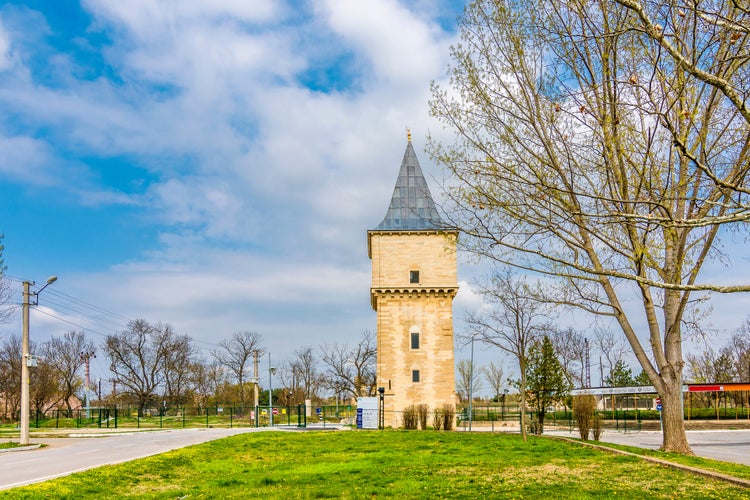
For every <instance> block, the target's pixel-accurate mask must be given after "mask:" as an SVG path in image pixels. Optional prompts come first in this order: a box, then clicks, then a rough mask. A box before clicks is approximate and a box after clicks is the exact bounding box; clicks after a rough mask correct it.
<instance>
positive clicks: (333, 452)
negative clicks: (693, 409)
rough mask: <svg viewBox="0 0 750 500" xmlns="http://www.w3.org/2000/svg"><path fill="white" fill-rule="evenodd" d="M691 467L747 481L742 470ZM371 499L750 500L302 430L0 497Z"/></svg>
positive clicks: (642, 471) (538, 450) (440, 445)
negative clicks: (726, 473)
mask: <svg viewBox="0 0 750 500" xmlns="http://www.w3.org/2000/svg"><path fill="white" fill-rule="evenodd" d="M102 459H103V460H105V459H106V457H104V456H103V457H102ZM688 461H689V462H690V463H691V465H693V466H696V465H701V464H704V465H708V466H712V467H714V468H716V469H719V470H725V471H727V470H728V471H732V472H733V473H734V475H736V476H741V477H745V478H748V477H750V470H748V469H750V468H747V467H742V466H735V465H727V466H726V467H727V468H726V469H725V466H724V465H723V464H721V463H719V462H712V461H708V460H703V459H697V458H690V459H688ZM377 497H380V498H452V499H456V498H472V499H476V498H480V499H484V498H529V499H540V498H553V499H561V498H618V499H619V498H635V499H655V498H688V499H700V498H712V499H714V498H720V499H733V498H738V499H739V498H748V499H750V489H746V488H742V487H740V486H732V485H730V484H728V483H726V482H720V481H715V480H711V479H706V478H704V477H699V476H697V475H693V474H689V473H686V472H681V471H678V470H674V469H672V468H669V467H665V466H661V465H656V464H653V463H650V462H647V461H645V460H642V459H640V458H637V457H631V456H622V455H617V454H613V453H608V452H602V451H598V450H594V449H591V448H587V447H584V446H581V445H578V444H575V443H568V442H563V441H558V440H554V439H548V438H544V437H541V438H536V437H530V439H529V441H528V442H527V443H524V442H523V440H522V439H521V438H520V436H518V435H512V434H489V433H458V432H432V431H411V432H409V431H382V432H378V431H351V432H349V431H306V432H260V433H248V434H243V435H238V436H234V437H230V438H225V439H221V440H218V441H213V442H210V443H206V444H201V445H196V446H191V447H188V448H183V449H181V450H177V451H173V452H169V453H164V454H162V455H157V456H154V457H150V458H145V459H140V460H136V461H133V462H128V463H125V464H121V465H114V466H105V467H101V468H98V469H94V470H90V471H87V472H82V473H78V474H75V475H72V476H67V477H63V478H60V479H56V480H52V481H48V482H45V483H40V484H37V485H31V486H26V487H22V488H15V489H11V490H5V491H0V499H6V498H35V499H36V498H71V499H73V498H75V499H81V498H164V499H194V498H222V499H223V498H377Z"/></svg>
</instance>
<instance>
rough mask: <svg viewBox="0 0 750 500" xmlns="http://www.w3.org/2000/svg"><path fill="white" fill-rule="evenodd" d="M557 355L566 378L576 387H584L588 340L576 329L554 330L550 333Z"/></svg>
mask: <svg viewBox="0 0 750 500" xmlns="http://www.w3.org/2000/svg"><path fill="white" fill-rule="evenodd" d="M549 340H550V342H552V346H553V347H554V350H555V353H556V354H557V357H558V359H559V361H560V364H561V365H562V367H563V372H564V373H565V378H566V379H567V380H568V383H569V384H571V385H572V386H574V387H584V381H585V380H586V373H585V372H586V349H587V347H588V345H587V340H586V338H585V337H584V336H583V335H581V334H580V333H579V332H577V331H576V330H575V329H574V328H572V327H568V328H564V329H553V330H551V331H550V332H549Z"/></svg>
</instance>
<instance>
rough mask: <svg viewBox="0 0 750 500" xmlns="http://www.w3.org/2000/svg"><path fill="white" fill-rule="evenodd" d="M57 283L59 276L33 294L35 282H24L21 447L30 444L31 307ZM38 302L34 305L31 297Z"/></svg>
mask: <svg viewBox="0 0 750 500" xmlns="http://www.w3.org/2000/svg"><path fill="white" fill-rule="evenodd" d="M55 281H57V276H50V277H49V278H47V283H46V284H45V285H44V286H43V287H42V288H40V289H39V291H38V292H32V291H31V286H32V285H34V284H35V283H34V282H33V281H24V282H23V314H22V317H23V326H22V328H23V330H22V334H21V436H20V438H19V440H18V443H19V444H20V445H21V446H25V445H27V444H29V400H30V397H29V366H30V364H31V363H33V360H32V358H31V355H30V354H29V307H30V306H32V305H34V306H36V305H38V304H39V294H40V293H42V290H44V289H45V288H47V287H48V286H49V285H51V284H52V283H54V282H55ZM32 295H33V296H34V297H35V298H36V300H35V301H34V302H33V303H32V302H31V300H30V299H31V296H32Z"/></svg>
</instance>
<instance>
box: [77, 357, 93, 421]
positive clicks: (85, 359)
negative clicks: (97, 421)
mask: <svg viewBox="0 0 750 500" xmlns="http://www.w3.org/2000/svg"><path fill="white" fill-rule="evenodd" d="M95 357H96V354H94V351H86V352H82V353H81V359H83V362H84V363H85V364H86V386H85V387H84V388H83V390H84V396H83V397H84V400H85V401H84V403H85V407H86V418H91V406H90V397H89V391H90V387H91V379H90V377H89V375H90V373H91V371H90V367H89V361H90V360H91V358H95Z"/></svg>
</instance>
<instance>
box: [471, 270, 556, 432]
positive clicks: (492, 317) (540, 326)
mask: <svg viewBox="0 0 750 500" xmlns="http://www.w3.org/2000/svg"><path fill="white" fill-rule="evenodd" d="M480 292H481V293H482V295H484V297H485V301H486V303H487V306H486V307H485V308H484V309H482V310H480V311H476V312H471V313H469V314H468V316H467V320H466V321H467V324H468V327H469V333H468V336H469V337H473V338H475V339H477V340H479V341H481V342H484V343H485V344H488V345H493V346H496V347H498V348H500V349H501V350H503V351H505V352H507V353H508V354H510V355H511V356H513V358H514V359H515V360H516V362H517V363H518V369H519V373H520V376H519V380H518V389H519V394H520V412H521V422H522V424H521V435H522V436H523V439H524V440H526V425H525V422H526V375H527V373H528V370H527V364H528V356H529V349H530V348H531V345H532V344H533V343H534V341H535V340H537V339H539V338H541V337H542V335H543V334H544V333H545V332H546V331H548V329H549V327H548V326H547V319H548V317H547V308H546V307H545V304H544V303H542V302H540V301H539V300H538V298H537V296H538V293H539V290H538V289H537V288H535V287H532V286H531V285H529V284H528V283H527V282H526V281H525V280H524V279H523V278H518V277H515V276H513V275H512V274H511V273H510V272H509V271H503V272H499V273H497V274H495V275H494V276H493V277H492V278H491V279H490V282H489V283H488V284H487V285H485V286H483V287H482V288H480Z"/></svg>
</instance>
